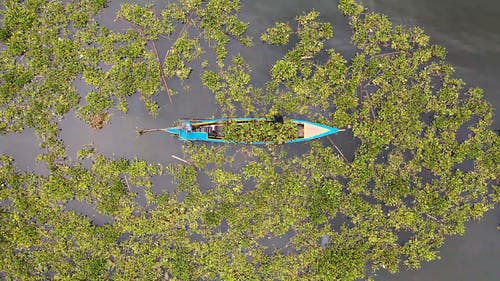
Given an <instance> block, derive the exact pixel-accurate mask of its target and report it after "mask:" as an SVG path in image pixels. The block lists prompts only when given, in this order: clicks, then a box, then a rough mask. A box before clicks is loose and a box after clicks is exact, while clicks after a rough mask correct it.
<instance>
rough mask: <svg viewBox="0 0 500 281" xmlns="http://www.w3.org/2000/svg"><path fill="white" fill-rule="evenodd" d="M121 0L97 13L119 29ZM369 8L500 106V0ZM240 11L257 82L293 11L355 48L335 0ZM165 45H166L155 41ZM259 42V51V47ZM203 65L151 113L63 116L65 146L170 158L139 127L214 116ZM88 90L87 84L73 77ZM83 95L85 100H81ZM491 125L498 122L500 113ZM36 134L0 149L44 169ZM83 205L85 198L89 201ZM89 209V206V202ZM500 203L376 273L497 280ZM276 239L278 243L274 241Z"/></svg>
mask: <svg viewBox="0 0 500 281" xmlns="http://www.w3.org/2000/svg"><path fill="white" fill-rule="evenodd" d="M123 2H124V1H112V3H111V5H110V6H109V7H108V8H107V9H105V11H104V12H103V13H101V14H100V15H99V16H98V17H97V20H98V21H99V22H100V23H102V24H105V25H107V26H109V27H111V28H112V29H114V30H117V31H123V30H125V29H126V28H128V26H127V24H126V23H125V22H123V21H119V20H118V21H115V13H116V11H117V9H118V8H119V5H120V4H121V3H123ZM140 2H141V3H153V4H155V7H156V8H158V9H161V7H163V6H164V5H165V2H164V1H140ZM363 2H364V5H365V6H366V7H367V8H369V9H370V10H374V11H377V12H382V13H384V14H387V15H388V16H389V17H390V18H391V20H393V21H394V22H395V23H397V24H404V25H418V26H421V27H423V28H424V29H425V31H426V32H427V33H428V34H429V35H430V36H431V40H432V42H434V43H439V44H441V45H443V46H445V47H446V48H447V49H448V52H449V55H448V58H449V62H450V63H451V64H452V65H454V66H455V67H456V69H457V76H459V77H461V78H462V79H463V80H464V81H465V82H466V83H467V84H468V85H471V86H472V85H475V86H479V87H482V88H483V89H484V90H485V97H486V99H488V100H489V101H490V102H491V103H492V104H493V106H494V107H495V108H497V107H498V105H499V103H500V97H499V94H498V89H499V88H500V79H497V77H500V31H498V26H500V1H496V0H477V1H467V0H455V1H452V0H442V1H435V0H434V1H433V0H420V1H413V0H398V1H396V0H377V1H375V0H365V1H363ZM242 6H243V7H242V15H241V16H242V17H243V19H244V20H245V21H248V22H249V23H250V33H251V35H252V36H253V37H254V39H255V47H254V48H251V49H248V48H237V49H235V52H238V53H241V54H242V55H243V56H244V57H245V58H246V59H247V61H248V62H249V63H250V65H251V68H252V70H253V75H254V82H255V84H257V85H258V86H262V85H263V84H264V83H265V81H266V80H267V79H268V78H269V72H268V70H269V67H270V65H271V64H272V62H273V61H275V60H276V59H278V58H280V57H281V56H282V55H283V54H284V53H285V52H286V49H284V48H280V47H270V46H265V45H262V44H260V42H259V40H258V38H259V37H260V34H261V33H262V32H263V31H264V30H265V29H266V28H267V27H269V26H271V25H272V24H273V23H274V22H276V21H284V22H289V23H291V24H294V18H295V16H296V15H299V14H301V13H303V12H304V11H310V10H312V9H315V10H317V11H319V12H320V13H321V17H322V19H323V20H325V21H329V22H331V23H333V25H334V34H335V35H334V39H333V40H332V41H331V42H330V43H329V45H328V46H327V47H329V48H330V47H333V48H335V49H336V50H337V51H338V52H340V53H341V54H343V55H344V56H346V57H347V58H349V57H350V56H351V55H352V54H353V52H354V50H353V49H352V46H351V44H350V42H349V36H350V33H349V30H348V29H347V26H346V19H345V18H344V17H343V16H342V15H341V14H340V13H339V12H338V10H337V1H335V0H318V1H304V0H302V1H299V0H273V1H268V0H243V1H242ZM158 45H159V46H160V53H161V52H165V50H166V48H167V47H168V46H166V45H162V44H158ZM257 50H258V51H257ZM199 74H200V73H199V70H195V71H194V72H193V77H194V78H193V79H190V81H188V83H189V85H190V88H191V89H190V91H187V92H186V91H184V90H183V89H182V85H181V84H180V83H179V81H172V82H171V87H172V88H177V90H178V91H179V92H180V94H179V95H178V96H175V97H174V98H173V101H174V104H170V102H169V101H168V98H167V97H166V95H165V93H159V96H158V102H159V104H160V106H161V110H160V112H159V115H158V116H157V117H151V116H150V115H149V114H148V113H147V112H146V110H145V109H144V106H143V105H142V102H141V101H140V99H139V98H137V97H135V98H132V99H131V100H130V101H129V105H130V107H129V108H130V110H129V112H128V113H127V114H123V113H121V112H118V111H116V110H114V111H113V112H112V114H113V115H112V118H111V122H110V124H109V125H108V126H107V127H105V129H104V130H100V131H97V130H93V129H90V128H89V127H88V126H87V125H85V124H84V123H83V122H82V121H80V120H79V119H77V118H76V117H75V115H74V112H70V113H68V114H67V116H65V118H64V120H62V121H61V128H62V131H61V137H62V138H63V139H64V141H65V144H66V145H67V147H68V153H69V156H70V158H72V159H75V157H76V151H77V150H78V149H80V148H81V147H82V146H83V145H85V144H89V143H93V144H94V145H95V147H96V149H97V150H98V151H99V152H101V153H103V154H105V155H107V156H114V157H126V158H133V157H135V156H137V157H139V158H142V159H146V160H149V161H154V162H160V163H163V164H167V163H169V162H172V161H175V160H173V159H172V158H171V155H173V154H174V155H182V154H181V144H180V143H179V141H178V140H176V139H174V138H171V137H169V136H167V135H165V134H161V133H157V134H147V135H144V136H140V137H139V136H138V135H137V133H136V129H137V128H163V127H168V126H170V125H172V124H173V122H174V121H176V120H178V119H179V118H180V117H190V116H194V117H207V116H217V115H218V111H217V108H216V104H215V101H214V99H213V98H212V97H211V95H210V93H209V91H208V90H207V89H205V88H204V87H203V86H202V85H201V83H200V81H199V78H196V77H197V76H199ZM75 85H76V86H77V88H78V90H79V91H80V93H81V94H82V95H84V94H85V93H86V92H87V91H89V89H88V88H87V87H85V86H84V85H82V84H81V83H79V82H78V81H76V82H75ZM82 102H83V101H82ZM495 118H496V119H495V123H494V125H493V126H494V128H495V129H498V127H499V126H500V122H499V120H498V117H495ZM334 140H335V141H336V143H337V145H339V146H341V147H342V149H343V150H344V152H347V154H349V152H351V153H352V151H353V149H354V147H353V146H352V145H351V144H350V143H349V136H346V135H344V136H341V135H336V136H334ZM304 149H305V146H301V145H295V146H290V150H294V151H302V150H304ZM40 152H41V151H40V149H39V147H38V141H37V140H36V138H35V136H34V134H33V133H32V132H30V131H27V132H25V133H23V134H17V135H7V136H0V153H6V154H10V155H13V156H14V158H15V160H16V163H17V165H18V166H19V167H20V169H23V170H28V171H36V172H38V173H42V174H43V173H44V172H46V170H44V167H43V165H41V164H39V163H37V162H36V161H35V157H36V155H37V154H38V153H40ZM85 206H86V205H85ZM85 206H84V205H82V204H81V203H79V202H73V203H72V205H71V206H69V207H71V208H74V209H82V210H81V211H85V210H83V209H85V208H86V207H85ZM87 211H88V212H87V213H88V214H89V215H92V214H91V213H92V211H91V210H87ZM499 223H500V208H499V207H497V208H496V210H494V211H492V212H489V213H488V214H487V215H486V216H485V218H484V219H483V220H482V221H481V222H474V223H470V224H469V225H468V227H467V232H466V234H465V236H464V237H450V238H449V239H448V240H447V242H446V244H445V246H444V247H443V248H442V250H441V257H442V259H441V260H440V261H436V262H432V263H429V264H424V265H423V268H422V270H419V271H405V272H402V273H400V274H397V275H388V274H384V273H380V274H379V275H378V276H376V279H377V280H498V276H500V267H498V266H497V264H498V261H500V232H499V231H498V230H496V226H497V225H498V224H499ZM277 244H279V243H278V242H277Z"/></svg>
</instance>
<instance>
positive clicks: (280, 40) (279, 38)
mask: <svg viewBox="0 0 500 281" xmlns="http://www.w3.org/2000/svg"><path fill="white" fill-rule="evenodd" d="M292 32H293V30H292V28H291V27H290V25H288V24H286V23H284V22H278V23H276V24H275V25H274V27H270V28H268V29H267V30H266V33H264V34H262V36H261V37H260V39H261V40H262V41H265V42H267V43H269V44H274V45H286V44H288V41H289V40H290V35H291V34H292Z"/></svg>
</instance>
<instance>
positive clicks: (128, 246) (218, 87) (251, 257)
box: [0, 0, 500, 280]
mask: <svg viewBox="0 0 500 281" xmlns="http://www.w3.org/2000/svg"><path fill="white" fill-rule="evenodd" d="M106 4H107V2H106V1H69V3H66V2H65V3H63V2H61V1H41V0H32V1H21V2H20V1H4V3H3V5H4V7H5V10H4V11H3V18H2V19H1V21H2V24H1V25H2V27H1V28H0V40H1V41H2V42H3V43H4V45H5V49H3V50H2V52H1V57H0V61H1V62H2V63H1V64H0V132H1V133H2V134H5V133H10V132H17V131H21V130H23V129H24V128H32V129H33V130H35V132H36V134H37V136H38V138H39V139H40V142H41V147H42V148H43V149H44V152H43V154H41V155H39V156H38V160H39V161H43V162H45V163H46V164H47V167H48V169H49V173H48V175H46V176H41V175H35V174H32V173H23V172H20V171H18V170H17V169H16V167H15V164H14V161H13V160H12V158H10V157H8V156H5V155H0V203H1V208H0V222H1V225H2V228H1V229H0V244H1V245H2V251H0V268H2V274H4V275H5V278H6V279H13V280H16V279H18V280H40V279H46V278H47V276H49V275H50V276H53V279H67V280H102V279H116V280H160V279H177V280H215V279H222V280H287V279H290V280H326V279H340V280H356V279H360V278H366V276H370V275H372V273H374V272H377V271H379V270H381V269H386V270H388V271H389V272H391V273H394V272H397V271H398V270H400V268H402V267H407V268H415V269H416V268H419V267H420V264H421V263H422V262H423V261H432V260H435V259H437V258H439V248H440V247H441V246H442V244H443V243H444V240H445V238H446V237H447V236H449V235H454V234H463V233H464V231H465V224H466V223H467V222H468V221H470V220H473V219H480V218H481V217H482V215H483V214H484V213H485V212H486V211H488V210H489V209H492V208H493V206H494V205H495V204H496V203H498V202H499V198H500V196H499V194H500V192H499V189H498V186H495V185H493V183H496V182H498V174H499V167H498V163H497V162H498V159H499V158H500V152H499V151H500V150H499V147H500V146H499V137H498V135H497V134H496V133H495V132H493V131H491V130H490V129H489V125H490V124H491V119H492V116H493V113H492V108H491V105H490V104H489V103H487V102H486V101H485V100H484V99H483V93H482V90H481V89H479V88H470V89H466V88H465V84H464V83H463V81H461V80H460V79H457V78H455V76H454V70H453V68H452V67H451V66H449V65H448V64H446V63H445V62H444V61H443V59H444V58H445V55H446V50H445V49H444V48H443V47H441V46H432V45H430V44H429V37H428V36H427V35H425V34H424V32H423V31H422V29H420V28H406V27H402V26H393V25H392V23H391V22H390V21H389V20H388V18H387V17H385V16H383V15H380V14H375V13H365V12H364V8H363V7H362V6H360V5H359V4H357V3H355V2H354V1H353V0H342V1H340V3H339V9H340V10H341V11H343V12H344V13H345V14H346V15H347V16H348V17H349V20H350V25H351V27H352V29H353V36H352V41H353V43H354V44H355V46H356V47H357V48H358V52H357V53H356V54H355V55H354V56H353V58H352V59H351V60H350V61H349V62H348V61H347V60H346V59H345V58H343V57H342V56H341V55H340V54H339V53H337V52H335V50H333V49H328V50H325V49H324V48H325V46H327V44H326V43H327V42H328V41H329V40H330V39H331V38H332V36H333V29H332V26H331V25H330V24H329V23H324V22H321V21H319V20H318V18H319V13H318V12H315V11H313V12H309V13H305V14H302V15H300V16H298V17H297V18H296V21H297V28H296V29H295V30H292V29H291V27H290V26H289V25H287V24H283V23H277V24H275V25H274V26H273V27H271V28H269V29H267V31H266V33H265V34H263V35H262V37H261V39H262V40H264V41H266V42H267V43H269V44H276V45H280V44H289V39H290V36H294V37H296V38H297V39H298V40H297V42H296V44H295V45H294V46H290V47H291V49H290V50H289V51H288V52H287V53H286V54H285V55H284V56H283V58H281V59H279V60H278V61H277V62H276V63H275V64H274V65H273V66H272V68H271V69H270V81H268V82H267V83H266V88H265V90H261V89H260V88H258V87H255V86H253V85H252V84H251V83H252V75H251V71H250V69H249V67H248V65H247V64H246V63H245V61H244V58H243V57H241V56H239V55H237V56H233V57H232V58H231V61H230V62H229V63H228V64H227V65H226V64H225V61H224V60H225V58H226V56H227V53H228V50H227V49H226V48H227V44H228V43H229V42H231V40H233V39H234V40H237V41H239V42H241V43H243V44H249V43H250V40H249V38H247V37H245V32H246V29H247V24H246V23H244V22H242V21H240V20H239V19H238V11H239V8H240V3H239V1H229V0H209V1H191V0H181V1H176V2H173V3H170V4H169V5H167V7H166V8H165V9H163V10H162V11H160V13H158V14H159V15H161V16H158V15H157V13H155V12H154V11H153V9H152V7H142V6H139V5H135V4H124V5H122V7H121V9H120V11H119V12H118V14H117V18H118V19H123V20H126V21H128V22H129V23H130V24H131V27H130V28H129V29H128V30H126V31H124V32H115V31H112V30H109V29H107V28H105V27H102V26H99V25H98V24H97V23H96V22H95V20H93V16H94V15H95V14H96V13H98V12H99V10H100V9H102V8H103V7H105V6H106ZM192 34H202V36H203V38H204V39H205V40H207V41H208V42H209V45H210V47H211V48H213V51H214V52H215V55H216V64H217V65H218V66H219V68H218V69H216V70H214V69H210V65H211V64H212V63H213V62H209V61H208V60H204V61H203V62H202V63H201V66H202V67H203V68H204V69H205V70H206V71H205V72H204V73H203V74H202V80H203V83H204V85H205V86H206V87H207V88H208V89H210V90H211V91H212V92H213V93H214V94H215V99H216V101H217V103H218V104H219V105H220V107H221V111H222V112H223V113H224V114H227V115H231V114H236V113H237V112H244V114H245V115H256V114H260V115H262V116H265V113H266V112H270V114H271V113H277V112H283V113H287V114H292V113H293V114H303V115H304V116H303V117H304V119H309V120H311V119H313V120H314V119H317V120H321V121H322V122H324V123H326V124H330V125H335V126H336V127H348V129H349V128H350V129H351V132H352V134H353V136H354V138H355V139H356V142H355V143H359V146H357V147H356V149H355V152H354V153H353V155H347V157H345V156H343V157H342V158H341V157H339V156H338V153H337V150H334V149H333V148H331V147H328V146H326V145H324V144H322V143H321V142H319V141H316V142H312V143H311V144H310V149H308V150H307V151H305V152H304V153H301V154H300V153H298V152H295V151H294V152H293V155H289V154H287V149H288V148H287V147H276V146H269V147H249V146H238V147H237V148H235V147H233V146H230V145H228V146H204V145H200V144H187V145H186V146H184V158H185V159H189V160H190V161H188V163H190V164H189V165H183V164H182V165H181V164H179V165H169V166H167V167H166V170H167V171H168V175H164V174H163V172H164V168H163V166H162V165H160V164H154V163H148V162H146V161H143V160H141V159H138V158H134V159H130V160H129V159H108V158H106V157H104V156H102V155H99V153H98V152H96V151H95V149H94V148H93V147H92V146H91V145H88V146H85V147H84V148H83V149H82V150H80V151H79V152H78V153H77V156H78V160H75V161H70V160H69V159H68V158H67V157H66V150H65V147H64V143H63V142H62V140H60V139H59V136H58V131H59V127H58V124H57V122H58V121H59V120H60V119H61V118H62V117H63V116H64V115H65V114H67V113H68V112H70V111H71V110H73V109H76V108H77V107H78V106H79V108H78V113H77V114H78V116H80V117H81V118H82V119H84V120H85V121H86V122H89V123H91V124H92V125H93V126H95V127H100V126H102V125H104V124H105V122H107V120H108V118H109V117H110V116H109V114H108V110H109V109H110V108H111V107H112V106H114V105H117V106H118V107H119V108H120V109H121V110H123V111H124V112H125V111H126V109H127V99H128V98H129V97H131V96H132V95H135V94H136V93H137V94H139V95H140V96H141V99H142V100H143V101H144V103H145V106H146V107H147V108H148V109H149V110H150V111H151V112H152V113H153V114H155V113H156V112H157V110H158V108H159V107H158V105H156V104H155V101H154V96H155V95H156V94H157V93H158V92H159V91H160V89H161V87H163V88H164V89H165V90H166V91H167V92H169V93H170V89H169V86H168V82H169V81H167V80H169V79H172V78H174V77H177V78H179V79H181V80H182V79H188V78H189V76H190V74H191V69H192V68H193V67H194V65H193V64H194V63H195V62H196V60H197V59H198V58H200V57H201V56H202V55H203V54H204V53H207V52H208V51H211V50H210V49H208V50H205V49H204V48H202V46H204V44H203V42H202V41H201V39H200V38H201V37H192ZM168 36H170V37H169V39H168V43H169V44H170V45H169V46H167V47H165V49H162V50H163V51H166V52H167V55H166V56H165V57H164V58H160V57H159V56H158V51H157V50H156V42H157V41H158V40H160V38H162V40H163V38H164V37H168ZM162 42H163V41H162ZM79 77H82V79H83V80H84V81H85V82H86V83H88V84H89V85H90V86H92V90H91V91H90V92H89V93H86V94H85V100H86V103H85V104H82V105H79V95H78V94H77V93H76V90H75V89H74V87H73V84H72V83H73V82H74V81H75V79H76V78H79ZM333 109H334V111H333ZM256 123H257V124H255V123H249V124H245V125H240V124H233V125H234V126H231V125H230V126H228V130H226V132H225V133H226V137H227V138H229V139H232V140H234V141H235V142H239V141H246V142H248V141H268V140H269V141H272V142H278V143H280V142H283V141H285V140H287V139H289V138H291V134H292V133H293V134H295V133H296V132H297V127H296V126H295V125H294V124H292V123H291V122H285V123H284V124H283V125H278V124H275V123H272V122H256ZM257 125H258V126H257ZM277 131H278V132H277ZM464 132H465V133H464ZM332 143H333V141H332ZM335 147H337V146H335ZM292 148H293V147H292ZM336 149H338V148H336ZM80 161H81V162H80ZM87 164H88V165H90V166H86V165H87ZM463 166H471V168H467V169H466V168H463ZM85 167H88V168H85ZM154 177H156V178H155V181H154V182H159V185H161V186H164V185H168V184H169V181H168V178H171V179H173V181H172V182H173V184H174V185H175V186H176V188H175V189H174V190H169V191H168V192H158V191H156V190H155V191H153V190H154V189H153V178H154ZM142 193H143V194H144V195H145V196H144V197H145V199H146V200H145V202H144V203H138V202H140V201H141V198H138V194H142ZM73 200H77V201H79V202H82V203H87V204H89V205H90V206H92V208H93V209H94V211H96V212H97V213H98V214H99V216H104V217H105V218H106V220H105V223H104V224H102V225H98V223H97V220H94V219H93V218H92V217H88V216H87V215H83V214H80V213H77V212H75V211H74V210H71V208H69V205H71V202H72V201H73ZM403 238H405V239H403ZM275 239H281V240H280V241H281V242H283V245H281V246H277V247H275V245H273V241H275Z"/></svg>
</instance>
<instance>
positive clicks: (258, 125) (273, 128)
mask: <svg viewBox="0 0 500 281" xmlns="http://www.w3.org/2000/svg"><path fill="white" fill-rule="evenodd" d="M297 136H298V128H297V124H295V123H293V122H292V121H290V120H286V121H284V122H283V123H277V122H272V121H269V120H256V121H251V122H245V123H237V122H229V123H227V124H226V125H225V126H224V139H226V140H230V141H234V142H247V143H250V142H274V143H284V142H286V141H288V140H291V139H295V138H297Z"/></svg>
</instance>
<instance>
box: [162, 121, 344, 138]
mask: <svg viewBox="0 0 500 281" xmlns="http://www.w3.org/2000/svg"><path fill="white" fill-rule="evenodd" d="M265 120H269V119H266V118H250V117H248V118H244V117H241V118H218V119H209V120H206V119H200V120H196V119H194V120H192V119H190V120H181V125H180V126H177V127H171V128H168V129H166V132H168V133H170V134H173V135H177V136H178V137H179V139H180V140H184V141H206V142H214V143H235V142H234V141H230V140H225V139H223V138H211V137H209V133H207V132H200V131H194V130H193V126H201V125H203V126H208V125H211V124H219V125H220V124H224V123H226V122H241V123H243V122H252V121H265ZM290 121H292V122H293V123H296V124H297V125H303V136H301V137H297V138H295V139H290V140H287V141H285V142H283V143H296V142H304V141H310V140H313V139H317V138H321V137H324V136H328V135H332V134H335V133H337V132H339V131H340V130H339V129H338V128H334V127H330V126H326V125H323V124H319V123H315V122H310V121H305V120H297V119H290ZM239 143H241V144H272V143H273V142H260V141H258V142H239Z"/></svg>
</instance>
